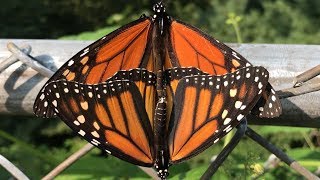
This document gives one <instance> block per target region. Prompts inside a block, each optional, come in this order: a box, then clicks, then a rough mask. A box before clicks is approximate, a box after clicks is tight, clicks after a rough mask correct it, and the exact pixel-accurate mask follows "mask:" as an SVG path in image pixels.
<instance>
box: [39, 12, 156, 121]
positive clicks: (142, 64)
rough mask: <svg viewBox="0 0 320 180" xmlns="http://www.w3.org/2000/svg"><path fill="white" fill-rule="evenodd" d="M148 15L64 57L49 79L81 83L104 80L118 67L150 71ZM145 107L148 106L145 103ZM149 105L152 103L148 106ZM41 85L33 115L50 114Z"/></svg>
mask: <svg viewBox="0 0 320 180" xmlns="http://www.w3.org/2000/svg"><path fill="white" fill-rule="evenodd" d="M151 29H152V24H151V19H150V18H148V17H142V18H140V19H138V20H136V21H134V22H131V23H129V24H127V25H125V26H123V27H121V28H119V29H117V30H115V31H114V32H112V33H110V34H109V35H107V36H104V37H102V38H101V39H99V40H97V41H96V42H94V43H92V44H91V45H89V46H88V47H86V48H84V49H83V50H81V51H80V52H79V53H77V54H76V55H75V56H73V57H72V58H71V59H70V60H68V61H67V62H66V63H65V64H64V65H63V66H62V67H61V68H60V69H59V70H58V71H57V72H56V73H55V74H54V75H53V76H52V77H51V78H50V79H49V81H48V82H50V81H55V80H59V79H66V80H67V81H76V82H80V83H85V84H95V83H101V82H105V81H106V80H107V79H109V78H110V77H111V76H113V75H114V74H115V73H116V72H118V71H120V70H130V69H134V68H145V69H147V70H149V71H151V72H153V71H154V65H153V61H152V60H151V59H152V52H151V46H150V40H149V39H150V38H151V32H152V30H151ZM148 107H149V106H148ZM152 107H153V106H152ZM52 109H53V107H52V105H51V104H48V103H46V101H45V99H44V89H43V88H42V90H41V93H39V94H38V96H37V98H36V102H35V104H34V112H35V114H36V115H37V116H41V117H53V116H54V112H53V111H52Z"/></svg>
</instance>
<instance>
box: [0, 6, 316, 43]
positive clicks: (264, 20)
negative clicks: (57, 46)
mask: <svg viewBox="0 0 320 180" xmlns="http://www.w3.org/2000/svg"><path fill="white" fill-rule="evenodd" d="M167 1H168V2H167V11H168V13H169V14H170V15H171V16H172V17H174V18H177V19H181V20H183V21H185V22H188V23H189V24H192V25H194V26H197V27H200V28H201V29H203V30H204V31H206V32H208V33H210V34H211V35H214V36H215V37H216V38H218V39H220V40H222V41H224V42H235V40H236V34H235V32H234V30H233V28H230V27H229V26H228V25H226V23H225V22H226V20H227V19H228V14H230V13H234V14H236V15H238V16H239V17H241V18H242V20H241V23H240V27H239V28H240V29H241V32H242V34H241V37H242V39H243V42H246V43H304V44H319V43H320V30H319V29H320V20H319V17H320V1H314V0H264V1H263V0H237V1H236V2H235V1H231V0H202V1H191V0H180V1H176V0H175V1H173V0H167ZM153 2H154V1H149V0H137V1H134V2H131V1H127V0H117V1H116V2H114V1H111V0H100V1H94V0H72V1H71V0H29V1H28V2H21V1H20V0H10V1H5V2H2V3H1V11H0V29H1V33H0V38H59V37H61V36H66V35H72V34H78V33H80V32H84V31H96V30H98V29H101V28H105V27H115V26H116V27H118V26H120V25H123V24H125V23H128V22H130V21H132V20H134V19H137V18H138V17H139V16H140V15H141V14H143V13H145V14H151V12H150V10H151V7H152V4H153Z"/></svg>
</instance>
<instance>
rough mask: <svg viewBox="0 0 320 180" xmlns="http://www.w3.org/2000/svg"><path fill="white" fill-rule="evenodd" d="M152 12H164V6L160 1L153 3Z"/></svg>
mask: <svg viewBox="0 0 320 180" xmlns="http://www.w3.org/2000/svg"><path fill="white" fill-rule="evenodd" d="M152 10H153V12H154V13H155V15H157V16H158V15H161V14H163V13H165V12H166V8H165V7H164V4H163V2H162V1H160V2H158V3H156V4H155V5H153V9H152Z"/></svg>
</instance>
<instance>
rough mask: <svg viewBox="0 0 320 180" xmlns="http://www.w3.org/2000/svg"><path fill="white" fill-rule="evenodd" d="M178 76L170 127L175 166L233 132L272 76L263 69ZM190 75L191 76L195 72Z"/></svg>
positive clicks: (170, 144) (171, 152)
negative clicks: (213, 74) (217, 74)
mask: <svg viewBox="0 0 320 180" xmlns="http://www.w3.org/2000/svg"><path fill="white" fill-rule="evenodd" d="M183 70H187V71H189V70H191V71H193V72H194V73H195V74H194V75H190V74H189V75H188V74H187V75H186V76H183V77H181V76H180V77H179V76H177V74H180V73H178V72H175V70H169V71H171V73H170V76H171V77H170V79H171V80H172V81H170V82H173V81H174V80H177V79H178V81H179V82H178V85H177V88H176V91H175V92H174V95H171V96H172V97H173V104H174V107H173V108H172V111H173V112H172V113H171V119H170V124H169V132H170V135H169V140H168V143H169V151H170V159H171V161H172V163H178V162H180V161H183V160H185V159H188V158H191V157H193V156H195V155H197V154H198V153H200V152H202V151H203V150H205V149H206V148H208V147H209V146H210V145H212V144H213V143H216V142H217V141H218V140H219V139H221V138H222V137H223V136H224V135H225V134H227V133H228V132H229V131H231V130H232V129H233V128H234V127H235V126H236V125H238V124H239V122H240V121H241V120H242V118H243V117H245V116H246V115H247V114H248V113H249V111H250V110H251V109H252V108H253V106H254V105H255V103H256V102H257V101H258V100H259V98H260V96H261V95H262V91H263V90H264V89H265V87H266V85H267V84H268V78H269V76H268V72H267V70H265V69H264V68H262V67H247V68H242V69H239V70H237V71H235V72H234V73H229V74H225V75H224V76H212V75H206V74H201V73H200V75H197V74H198V73H196V72H197V71H198V72H200V71H199V70H196V69H195V68H185V69H181V71H183ZM191 71H190V72H191Z"/></svg>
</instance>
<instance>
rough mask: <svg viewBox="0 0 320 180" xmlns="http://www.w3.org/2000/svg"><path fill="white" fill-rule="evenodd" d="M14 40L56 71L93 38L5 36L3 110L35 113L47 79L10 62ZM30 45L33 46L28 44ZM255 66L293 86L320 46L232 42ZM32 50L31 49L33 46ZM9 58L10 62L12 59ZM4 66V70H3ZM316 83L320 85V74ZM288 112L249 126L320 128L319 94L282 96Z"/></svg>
mask: <svg viewBox="0 0 320 180" xmlns="http://www.w3.org/2000/svg"><path fill="white" fill-rule="evenodd" d="M8 42H13V43H15V44H16V45H18V46H19V47H20V48H23V47H25V52H26V53H29V52H30V51H31V55H32V56H33V57H35V58H36V59H37V60H38V61H39V62H40V63H42V64H43V65H44V66H46V67H48V68H49V69H50V70H52V71H56V70H57V69H58V68H59V67H60V66H61V65H62V64H63V63H64V62H66V61H67V60H68V59H69V58H70V57H71V56H72V55H74V54H75V53H76V52H78V51H79V50H81V49H82V48H84V47H86V46H87V45H88V44H90V43H91V42H92V41H58V40H11V39H2V40H0V62H1V63H0V65H2V68H3V69H2V70H0V79H1V81H0V114H12V115H26V116H32V115H33V113H32V106H33V102H34V99H35V97H36V95H37V93H38V91H39V90H40V88H41V87H42V85H43V84H44V83H45V82H46V80H47V78H46V77H44V76H43V75H41V74H40V73H39V72H37V71H35V70H34V69H31V68H30V67H29V66H27V65H25V64H23V63H22V62H21V61H17V62H16V63H14V64H12V65H10V64H5V63H6V62H8V58H9V57H10V59H11V60H12V59H15V56H13V55H12V53H11V52H10V51H8V48H7V43H8ZM27 45H30V46H27ZM229 45H230V46H231V47H232V48H234V49H235V50H236V51H238V52H239V53H240V54H242V55H243V56H244V57H246V58H247V59H248V60H249V61H250V62H252V63H253V64H254V65H259V66H264V67H266V68H267V69H268V70H269V72H270V76H271V79H270V82H271V84H272V85H273V86H274V87H275V89H276V90H281V89H285V88H290V87H292V86H293V80H294V77H295V76H297V75H298V74H300V73H302V72H304V71H305V70H308V69H310V68H312V67H315V66H317V65H319V64H320V45H319V46H318V45H279V44H278V45H271V44H241V45H238V44H229ZM30 47H31V48H32V50H31V49H30ZM10 59H9V60H10ZM0 69H1V68H0ZM313 83H316V84H318V83H319V84H320V78H319V77H316V80H315V81H313ZM282 104H283V108H284V111H283V115H282V116H281V117H279V118H275V119H258V118H254V117H249V118H248V119H249V124H260V125H285V126H301V127H318V128H319V127H320V92H319V91H317V92H312V93H308V94H304V95H300V96H295V97H289V98H285V99H282Z"/></svg>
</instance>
